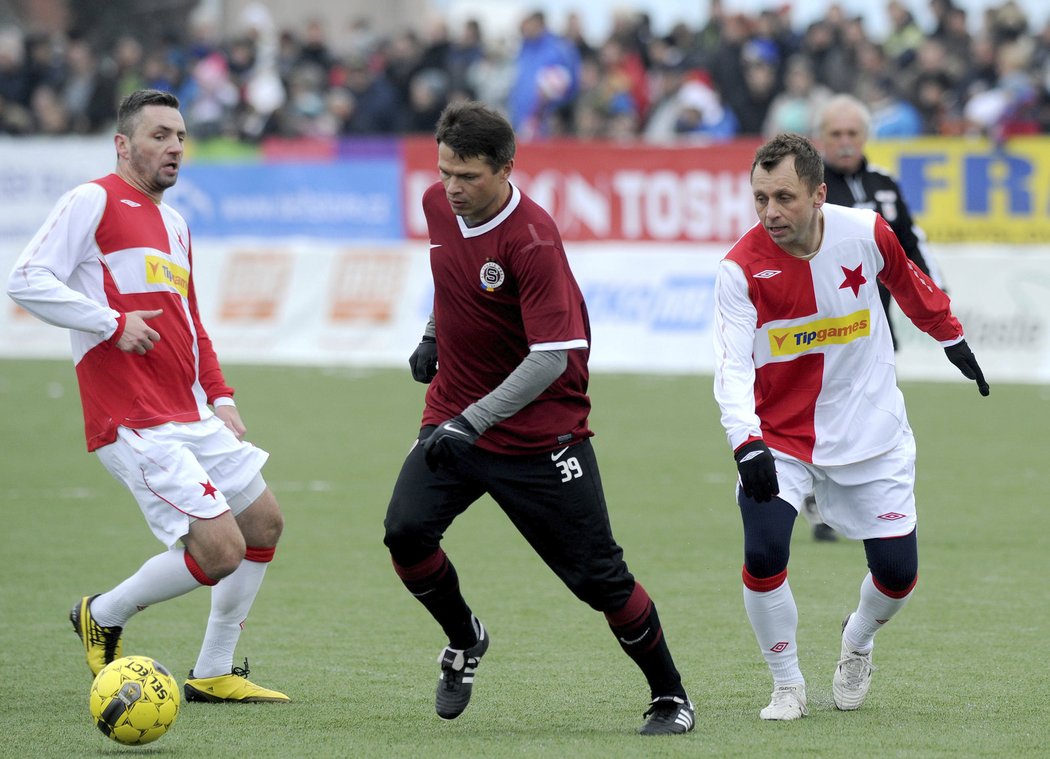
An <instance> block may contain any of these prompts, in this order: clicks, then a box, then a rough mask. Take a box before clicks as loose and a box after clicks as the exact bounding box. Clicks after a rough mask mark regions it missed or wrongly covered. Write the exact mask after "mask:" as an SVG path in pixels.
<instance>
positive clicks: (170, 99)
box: [117, 90, 179, 137]
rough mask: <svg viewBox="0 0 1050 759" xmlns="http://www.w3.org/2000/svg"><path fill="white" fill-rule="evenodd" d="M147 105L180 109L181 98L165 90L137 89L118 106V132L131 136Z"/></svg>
mask: <svg viewBox="0 0 1050 759" xmlns="http://www.w3.org/2000/svg"><path fill="white" fill-rule="evenodd" d="M147 105H163V106H167V107H168V108H175V109H176V110H178V107H179V99H178V98H177V97H175V96H174V95H173V94H171V93H170V92H164V91H163V90H135V91H134V92H132V93H131V94H130V95H128V96H127V97H125V98H124V99H123V100H121V101H120V106H119V107H118V108H117V133H118V134H122V135H125V136H126V137H130V136H131V133H132V132H134V131H135V126H136V124H137V123H138V115H139V114H140V113H142V109H143V108H145V107H146V106H147Z"/></svg>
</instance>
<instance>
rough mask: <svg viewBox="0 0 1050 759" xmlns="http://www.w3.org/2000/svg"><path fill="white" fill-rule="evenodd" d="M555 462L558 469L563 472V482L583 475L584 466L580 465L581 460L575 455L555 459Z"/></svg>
mask: <svg viewBox="0 0 1050 759" xmlns="http://www.w3.org/2000/svg"><path fill="white" fill-rule="evenodd" d="M554 463H555V465H556V466H557V467H558V471H559V472H561V481H562V482H569V481H570V480H575V479H577V478H579V477H582V476H583V467H581V466H580V460H579V459H577V458H576V457H575V456H570V457H569V458H567V459H562V460H561V461H555V462H554Z"/></svg>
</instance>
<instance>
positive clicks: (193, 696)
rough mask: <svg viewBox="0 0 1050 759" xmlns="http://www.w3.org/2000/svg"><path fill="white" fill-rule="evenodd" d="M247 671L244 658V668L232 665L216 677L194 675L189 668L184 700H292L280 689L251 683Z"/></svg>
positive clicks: (286, 701)
mask: <svg viewBox="0 0 1050 759" xmlns="http://www.w3.org/2000/svg"><path fill="white" fill-rule="evenodd" d="M249 671H250V670H249V669H248V660H247V659H245V660H244V669H241V668H240V667H234V668H233V672H231V673H230V674H228V675H219V676H218V677H194V676H193V670H190V676H189V678H188V679H187V680H186V687H185V688H183V692H184V693H185V694H186V700H187V701H200V702H205V703H212V704H217V703H238V704H260V703H281V704H286V703H288V702H289V701H291V700H292V699H290V698H288V696H286V695H284V694H283V693H281V692H280V691H276V690H270V689H269V688H263V687H262V686H260V685H256V684H255V683H253V682H252V681H251V680H249V679H248V674H249Z"/></svg>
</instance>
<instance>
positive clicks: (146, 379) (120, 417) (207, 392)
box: [7, 174, 233, 450]
mask: <svg viewBox="0 0 1050 759" xmlns="http://www.w3.org/2000/svg"><path fill="white" fill-rule="evenodd" d="M191 269H192V254H191V250H190V235H189V229H188V228H187V226H186V222H185V220H184V219H183V218H182V216H181V215H180V214H179V213H178V212H177V211H175V210H174V209H173V208H171V207H170V206H168V205H165V204H164V203H160V204H157V203H155V202H154V201H153V200H151V199H150V198H149V197H148V196H146V195H144V194H143V193H142V192H140V191H139V190H137V189H135V188H134V187H132V186H131V185H129V184H128V183H126V182H125V181H124V180H123V179H121V178H120V177H118V176H117V175H116V174H110V175H109V176H106V177H103V178H102V179H98V180H95V181H93V182H89V183H86V184H83V185H80V186H79V187H76V188H74V189H73V190H70V191H69V192H68V193H66V194H65V195H64V196H63V197H62V198H61V199H60V200H59V202H58V204H57V205H56V206H55V208H54V210H52V212H51V214H50V216H49V217H48V218H47V220H46V222H45V223H44V225H43V226H42V227H41V228H40V230H39V231H38V232H37V234H36V236H35V237H34V238H33V239H32V240H31V241H30V243H29V245H28V246H27V247H26V249H25V250H24V251H23V252H22V255H21V256H20V257H19V259H18V262H17V263H16V264H15V268H14V270H13V271H12V272H11V276H10V277H9V279H8V289H7V291H8V294H9V295H10V296H11V297H12V298H13V299H14V300H15V301H16V302H17V303H18V304H19V305H21V306H22V307H23V308H25V309H26V310H27V311H29V312H31V313H32V314H34V315H36V316H37V317H39V318H40V319H42V320H44V321H46V322H48V323H50V324H54V325H56V326H59V327H64V328H66V329H68V330H70V341H71V346H72V351H73V361H74V364H75V365H76V372H77V379H78V382H79V385H80V399H81V404H82V406H83V409H84V429H85V435H86V437H87V445H88V450H95V449H96V448H99V447H101V446H103V445H107V444H108V443H111V442H113V441H114V440H115V439H116V433H117V427H118V426H124V427H129V428H132V429H135V428H146V427H155V426H158V425H160V424H164V423H166V422H189V421H198V420H200V419H203V418H206V417H208V416H210V415H211V410H210V409H209V408H208V405H207V404H208V403H210V402H212V401H214V400H215V399H216V398H219V397H224V396H225V397H230V396H232V395H233V390H232V388H230V387H229V386H228V385H227V384H226V381H225V379H224V378H223V375H222V370H221V369H220V367H219V361H218V358H217V357H216V355H215V351H214V349H213V347H212V343H211V340H210V338H209V337H208V335H207V333H206V332H205V330H204V327H203V326H202V324H201V321H200V315H199V313H198V311H197V298H196V294H195V293H194V289H193V277H192V274H191ZM156 309H162V310H163V313H162V314H161V315H160V316H158V317H156V318H154V319H151V320H149V322H148V324H149V326H150V327H152V328H153V329H155V330H156V331H157V332H159V333H160V336H161V339H160V341H159V342H157V343H156V344H155V346H154V348H153V350H151V351H149V352H147V353H146V354H145V355H138V354H135V353H126V352H124V351H122V350H120V349H119V348H118V347H117V345H116V342H117V340H118V339H119V337H120V334H121V332H122V330H123V327H124V314H126V313H128V312H130V311H149V310H156Z"/></svg>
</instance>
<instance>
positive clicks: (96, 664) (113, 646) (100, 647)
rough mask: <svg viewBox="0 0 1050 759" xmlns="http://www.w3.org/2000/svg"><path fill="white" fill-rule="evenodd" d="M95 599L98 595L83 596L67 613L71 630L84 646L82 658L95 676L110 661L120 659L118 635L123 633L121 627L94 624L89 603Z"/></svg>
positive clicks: (120, 647)
mask: <svg viewBox="0 0 1050 759" xmlns="http://www.w3.org/2000/svg"><path fill="white" fill-rule="evenodd" d="M96 598H98V594H96V595H93V596H84V597H83V598H81V599H80V600H79V601H77V603H76V604H74V606H73V610H72V611H70V612H69V621H70V622H72V623H73V630H74V631H76V634H77V637H79V638H80V640H81V642H83V644H84V658H85V659H87V665H88V668H89V669H90V670H91V674H92V675H97V674H98V673H99V672H100V671H101V670H102V668H103V667H105V666H106V665H107V664H109V663H110V662H111V661H113V660H114V659H119V658H120V653H121V650H122V648H123V646H122V645H121V642H120V634H121V633H122V632H124V628H123V627H103V626H102V625H100V624H98V623H97V622H95V620H94V618H93V617H92V616H91V602H92V601H94V600H95V599H96Z"/></svg>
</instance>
